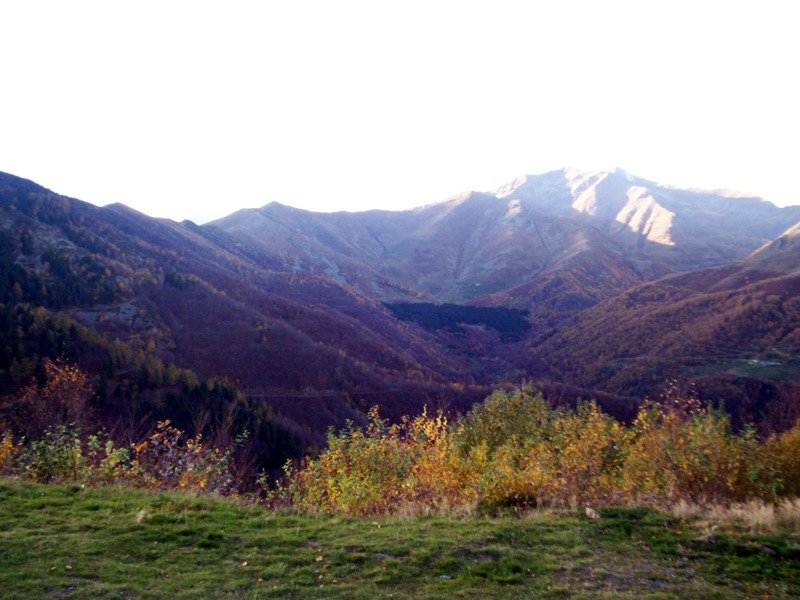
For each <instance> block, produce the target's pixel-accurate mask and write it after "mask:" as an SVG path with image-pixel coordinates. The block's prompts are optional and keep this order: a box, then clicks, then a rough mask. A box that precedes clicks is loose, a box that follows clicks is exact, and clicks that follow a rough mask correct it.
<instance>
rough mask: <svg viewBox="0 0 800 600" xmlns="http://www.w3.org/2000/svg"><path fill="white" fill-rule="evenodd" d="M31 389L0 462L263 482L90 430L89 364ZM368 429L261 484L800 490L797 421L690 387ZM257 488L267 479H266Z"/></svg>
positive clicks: (521, 500) (553, 501) (291, 496)
mask: <svg viewBox="0 0 800 600" xmlns="http://www.w3.org/2000/svg"><path fill="white" fill-rule="evenodd" d="M47 375H48V379H47V380H46V381H45V382H43V383H42V384H39V385H31V386H29V387H28V388H25V389H24V390H23V393H22V397H21V401H22V403H23V405H24V406H26V407H27V408H28V410H29V411H30V414H31V415H32V419H31V422H32V423H33V424H34V426H32V427H31V430H30V433H29V434H28V435H22V436H21V437H20V436H16V437H15V435H13V434H12V432H11V431H9V430H6V431H3V432H2V435H0V474H2V475H6V476H8V475H12V476H18V477H22V478H25V479H31V480H36V481H41V482H50V481H65V480H73V481H81V482H84V483H88V484H106V483H119V484H124V485H130V486H134V487H144V488H150V489H185V490H194V491H197V492H212V493H218V494H226V495H229V494H242V493H243V492H245V491H246V490H248V489H249V490H250V491H252V490H253V489H254V488H253V485H254V482H249V483H247V482H243V481H242V480H241V479H240V478H239V477H238V476H237V469H236V468H235V464H234V460H233V452H234V450H235V447H234V448H228V449H227V450H225V451H222V450H220V449H219V448H215V447H212V446H210V445H208V444H206V443H204V441H203V438H202V437H201V436H200V435H196V436H194V437H191V436H186V435H185V434H184V433H183V432H182V431H181V430H179V429H177V428H176V427H174V426H173V425H171V423H170V422H169V421H162V422H159V423H158V425H157V427H156V428H155V430H154V431H152V432H151V433H150V434H148V435H147V436H146V437H145V438H144V439H143V440H142V441H140V442H138V443H134V444H130V445H123V444H119V443H117V442H115V441H114V440H113V439H112V438H111V437H110V436H109V435H108V434H106V433H103V432H102V431H101V432H99V433H95V434H87V433H85V432H86V429H85V427H86V425H87V424H89V423H91V420H90V417H91V410H90V408H89V404H88V403H87V402H86V396H87V387H86V384H85V377H84V375H83V373H82V372H81V371H80V370H79V369H77V368H75V367H73V366H70V365H68V364H66V363H52V365H50V366H48V368H47ZM368 417H369V423H368V425H367V426H366V427H363V428H362V427H357V426H355V425H353V424H350V425H348V427H346V428H345V429H344V430H342V431H340V432H338V433H337V432H334V431H333V430H330V431H329V432H328V437H327V447H326V448H325V449H324V450H323V451H322V452H321V453H319V455H318V456H317V457H315V458H306V459H305V460H304V461H303V462H302V463H301V464H299V465H295V466H292V465H291V464H287V466H286V468H285V477H284V478H283V479H282V480H281V481H280V482H279V483H278V484H277V485H271V483H270V482H269V481H268V480H267V478H265V477H262V478H260V479H259V480H258V482H256V483H255V487H256V489H260V493H258V494H255V495H254V496H253V497H254V498H259V499H261V500H263V501H265V502H266V503H267V504H270V505H272V506H288V507H291V508H293V509H297V510H302V511H306V512H322V513H330V514H342V515H354V516H367V515H378V514H426V513H448V514H470V513H472V512H474V511H475V510H479V511H486V510H488V511H494V510H498V509H503V508H514V509H516V508H522V509H524V508H531V507H560V506H571V507H576V506H578V505H584V504H592V505H605V506H608V505H639V506H641V505H649V506H659V507H668V506H675V505H677V504H679V503H681V502H692V503H696V504H703V503H714V504H726V503H732V502H745V501H750V500H758V501H766V502H774V501H777V500H779V499H780V498H781V497H789V498H791V497H797V496H798V495H800V459H798V457H799V456H800V422H798V423H797V424H796V425H795V426H794V427H793V428H792V429H790V430H788V431H786V432H783V433H780V434H773V435H771V436H770V437H767V438H759V437H758V436H757V434H756V432H755V430H754V429H753V428H745V429H743V430H740V431H734V430H733V428H732V427H731V423H730V419H729V417H728V415H727V414H726V413H725V412H724V411H722V410H720V409H715V408H712V407H709V406H707V405H704V404H703V403H701V402H699V401H698V400H697V399H694V398H688V399H687V398H685V397H684V396H681V395H679V394H677V393H676V394H673V395H672V396H670V397H668V398H665V399H662V401H660V402H646V403H645V404H644V405H642V406H641V408H640V409H639V412H638V415H637V416H636V418H635V419H634V420H633V421H632V422H631V423H630V424H629V425H623V424H621V423H620V422H618V421H616V420H615V419H613V418H612V417H610V416H608V415H607V414H605V413H604V412H603V411H602V410H601V409H600V408H599V407H598V406H597V404H595V403H594V402H585V403H579V404H578V405H577V406H576V407H575V408H569V407H558V406H554V405H552V404H551V403H549V402H548V401H547V400H546V399H545V398H544V396H543V395H542V393H541V392H539V391H537V390H536V389H534V388H532V387H530V386H523V387H522V388H520V389H517V390H514V391H498V392H495V393H494V394H492V395H491V396H489V397H488V398H486V399H485V400H484V401H483V402H481V403H479V404H476V405H475V406H473V408H472V409H471V410H470V411H469V412H468V413H467V414H466V415H464V416H463V417H461V418H459V419H456V420H449V419H448V418H447V417H446V416H445V415H444V414H443V413H441V412H438V413H436V414H429V413H428V412H427V411H423V412H422V414H420V415H418V416H416V417H403V418H402V419H401V420H400V421H399V422H398V423H394V424H392V423H389V422H388V421H387V420H385V419H384V418H382V417H381V416H380V413H379V410H378V408H377V407H374V408H373V409H372V410H370V411H369V415H368ZM259 486H260V487H259Z"/></svg>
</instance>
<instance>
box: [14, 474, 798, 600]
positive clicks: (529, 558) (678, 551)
mask: <svg viewBox="0 0 800 600" xmlns="http://www.w3.org/2000/svg"><path fill="white" fill-rule="evenodd" d="M599 512H600V514H601V517H600V519H596V520H593V519H589V518H587V517H585V516H584V515H583V514H582V513H581V512H574V513H570V512H568V511H561V512H549V511H544V512H535V513H529V514H525V515H518V516H506V517H500V518H497V517H492V518H490V517H472V518H464V519H455V518H453V519H443V518H436V517H413V518H396V517H395V518H381V519H371V518H368V519H342V518H334V517H327V516H309V515H296V514H286V513H277V512H270V511H266V510H264V509H262V508H258V507H255V506H243V505H241V504H237V503H235V502H232V501H229V500H221V499H215V498H212V497H207V496H189V495H180V494H172V493H155V492H142V491H136V490H129V489H122V488H116V487H100V488H93V489H88V488H87V489H84V488H82V487H81V486H80V485H59V486H56V485H53V486H46V485H37V484H31V483H23V482H15V481H0V538H1V539H0V597H2V598H6V599H7V598H48V597H50V598H219V597H236V598H324V597H340V598H383V597H395V598H407V597H413V598H459V597H461V598H566V597H576V598H628V597H636V598H770V599H773V598H793V597H800V536H798V535H797V531H796V530H795V531H794V532H783V533H772V534H755V533H752V532H750V531H747V530H742V529H741V528H740V529H736V528H733V527H721V528H719V529H717V530H714V531H713V533H709V532H710V531H711V526H710V523H708V522H703V521H699V520H695V521H691V522H687V521H678V520H676V519H674V518H673V517H672V516H669V515H667V514H665V513H661V512H657V511H654V510H650V509H605V510H604V509H599ZM691 523H693V524H691Z"/></svg>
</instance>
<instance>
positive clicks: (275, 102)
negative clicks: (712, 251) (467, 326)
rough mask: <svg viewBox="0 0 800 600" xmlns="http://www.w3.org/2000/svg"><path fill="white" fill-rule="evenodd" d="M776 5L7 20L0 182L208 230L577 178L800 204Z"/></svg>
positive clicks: (140, 8)
mask: <svg viewBox="0 0 800 600" xmlns="http://www.w3.org/2000/svg"><path fill="white" fill-rule="evenodd" d="M795 10H796V7H795V6H794V3H792V2H771V1H764V0H759V1H758V2H756V1H748V2H739V1H731V0H728V1H725V2H704V1H703V0H693V1H691V2H683V1H680V0H669V1H665V2H659V1H647V2H645V1H641V0H639V1H631V2H623V1H607V0H602V1H601V0H592V1H572V2H570V1H564V0H559V1H555V0H553V1H546V2H537V1H534V0H528V1H505V2H504V1H502V0H486V1H483V2H472V1H469V0H459V1H452V2H445V1H437V0H425V1H415V0H402V1H399V2H386V1H381V0H368V1H364V2H353V1H348V0H336V1H332V0H325V1H319V2H304V1H302V0H282V1H280V2H270V1H266V0H263V1H258V2H255V1H254V2H238V1H235V0H228V1H225V2H222V1H219V2H202V1H197V0H195V1H191V2H178V1H168V0H159V1H158V2H151V1H148V0H137V1H136V2H111V1H107V0H103V1H98V2H85V1H81V0H70V1H69V2H65V1H63V0H59V1H51V2H44V1H36V0H17V1H14V0H0V23H2V27H1V28H0V64H1V65H2V70H1V71H0V77H1V78H2V79H0V81H1V82H2V83H0V171H6V172H10V173H13V174H15V175H20V176H22V177H26V178H28V179H33V180H34V181H36V182H37V183H40V184H42V185H44V186H45V187H48V188H50V189H52V190H54V191H56V192H59V193H62V194H65V195H68V196H72V197H75V198H80V199H82V200H87V201H89V202H93V203H95V204H99V205H103V204H108V203H111V202H122V203H125V204H127V205H129V206H132V207H134V208H137V209H138V210H141V211H142V212H144V213H147V214H149V215H152V216H160V217H161V216H163V217H170V218H173V219H177V220H181V219H184V218H189V219H192V220H195V221H197V222H204V221H207V220H209V219H212V218H217V217H221V216H223V215H226V214H229V213H231V212H233V211H234V210H236V209H239V208H243V207H251V206H262V205H264V204H267V203H268V202H271V201H278V202H282V203H284V204H289V205H292V206H296V207H301V208H308V209H312V210H320V211H332V210H366V209H371V208H383V209H401V208H409V207H412V206H419V205H422V204H428V203H432V202H438V201H441V200H445V199H446V198H448V197H450V196H452V195H454V194H456V193H458V192H460V191H464V190H471V189H475V190H482V191H486V190H491V189H494V188H496V187H499V186H500V185H502V184H503V183H505V182H506V181H508V180H510V179H513V178H514V177H516V176H518V175H521V174H523V173H542V172H545V171H549V170H552V169H556V168H560V167H562V166H573V167H576V168H579V169H586V170H597V169H600V170H605V169H611V168H614V167H621V168H623V169H625V170H627V171H629V172H631V173H633V174H636V175H639V176H641V177H645V178H648V179H653V180H656V181H660V182H664V183H671V184H675V185H679V186H685V187H700V188H706V189H713V188H729V189H736V190H741V191H746V192H752V193H753V194H756V195H759V196H762V197H764V198H766V199H768V200H770V201H772V202H775V203H776V204H779V205H787V204H800V184H799V183H798V164H800V160H798V159H800V156H799V154H800V152H799V151H798V145H797V141H798V138H800V117H798V110H800V82H798V73H800V66H799V65H798V61H799V57H800V35H798V34H797V31H796V28H797V20H796V18H795Z"/></svg>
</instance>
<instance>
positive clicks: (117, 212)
mask: <svg viewBox="0 0 800 600" xmlns="http://www.w3.org/2000/svg"><path fill="white" fill-rule="evenodd" d="M799 278H800V206H790V207H784V208H778V207H776V206H775V205H773V204H771V203H769V202H766V201H764V200H762V199H759V198H756V197H750V196H743V195H739V194H735V193H731V192H722V191H702V190H685V189H678V188H675V187H672V186H667V185H663V184H658V183H655V182H651V181H648V180H645V179H641V178H638V177H636V176H633V175H631V174H628V173H626V172H624V171H621V170H614V171H611V172H582V171H577V170H574V169H562V170H558V171H553V172H549V173H545V174H541V175H525V176H523V177H520V178H518V179H516V180H514V181H512V182H509V183H507V184H506V185H503V186H501V187H499V188H498V189H497V190H496V191H494V192H466V193H462V194H458V195H456V196H453V197H452V198H450V199H447V200H444V201H443V202H440V203H436V204H432V205H427V206H421V207H419V208H415V209H412V210H407V211H381V210H373V211H366V212H358V213H347V212H337V213H316V212H310V211H305V210H300V209H296V208H291V207H289V206H284V205H281V204H278V203H271V204H268V205H266V206H264V207H262V208H259V209H244V210H240V211H238V212H235V213H233V214H231V215H229V216H227V217H225V218H222V219H219V220H217V221H213V222H211V223H207V224H205V225H202V226H198V225H196V224H194V223H191V222H189V221H184V222H181V223H177V222H174V221H170V220H166V219H155V218H152V217H148V216H147V215H144V214H141V213H139V212H137V211H135V210H133V209H130V208H128V207H125V206H123V205H119V204H116V205H109V206H105V207H102V208H101V207H96V206H93V205H90V204H87V203H85V202H81V201H79V200H75V199H71V198H67V197H64V196H61V195H59V194H57V193H54V192H51V191H49V190H47V189H46V188H43V187H41V186H39V185H38V184H35V183H33V182H30V181H27V180H24V179H20V178H18V177H15V176H13V175H10V174H3V173H0V290H2V295H1V296H0V303H2V306H3V310H4V311H5V312H4V316H3V317H2V318H0V333H3V332H4V333H3V336H4V337H3V340H2V343H3V346H2V355H0V359H2V360H0V386H2V387H0V394H3V395H5V397H6V398H11V397H13V395H14V394H15V393H16V391H17V390H19V388H20V387H21V386H22V385H24V383H25V381H27V378H29V377H30V376H32V375H36V374H37V373H38V372H40V370H41V366H40V365H41V359H43V358H45V357H48V356H51V355H53V356H52V357H55V355H56V354H58V353H59V351H60V352H61V353H62V354H63V353H65V352H66V354H68V355H70V356H71V357H73V358H74V359H75V360H77V361H78V362H79V363H80V364H81V366H82V367H83V368H84V369H85V370H87V372H89V373H90V374H92V375H93V376H94V377H95V382H96V383H98V385H102V386H103V387H102V391H103V394H102V395H103V397H104V398H105V400H104V402H105V404H104V405H103V406H105V410H106V411H107V412H109V413H114V414H121V413H123V412H124V413H125V414H128V413H131V414H133V413H135V412H136V411H132V409H131V405H132V404H136V403H137V402H138V403H139V404H140V405H141V406H140V410H139V413H137V414H140V416H141V418H144V416H142V414H141V413H145V412H146V411H151V412H152V411H156V412H158V411H166V412H167V413H169V410H170V406H171V405H172V404H174V405H175V406H178V405H181V406H185V408H184V412H183V413H181V414H183V415H184V416H183V418H184V421H185V422H186V423H187V424H189V425H191V426H193V427H195V429H197V430H201V429H203V426H204V425H205V423H201V422H200V421H202V419H199V418H198V417H197V416H196V412H197V411H196V410H195V409H193V408H192V406H191V405H190V404H189V402H190V398H194V400H192V402H194V401H196V400H197V398H199V397H200V396H203V393H204V394H206V396H208V393H206V392H203V393H200V392H198V391H196V388H194V387H192V385H189V384H188V383H187V381H190V380H191V377H195V378H196V379H197V380H198V381H201V382H205V383H204V384H203V385H205V386H206V388H208V389H211V390H212V391H213V390H215V389H220V390H221V389H223V387H224V386H230V388H231V389H236V390H237V394H238V396H237V397H238V398H239V399H238V400H237V402H239V403H240V404H242V406H244V405H246V406H247V407H248V408H247V410H248V411H249V412H248V413H247V414H248V415H252V414H255V413H256V412H258V411H262V412H263V413H264V414H266V415H268V416H269V419H271V421H272V422H274V423H276V424H280V426H281V427H283V429H284V430H285V431H287V432H290V433H291V435H294V436H295V438H296V439H298V440H300V442H298V443H301V444H306V445H307V444H309V443H323V442H324V438H323V436H322V434H323V433H324V431H325V429H326V428H327V427H328V426H331V425H333V426H337V427H338V426H342V425H343V424H344V423H345V421H346V420H348V419H349V420H352V421H355V422H363V418H364V413H365V411H366V410H367V409H368V408H369V407H370V406H372V405H373V404H379V405H380V406H381V410H382V412H383V414H386V415H387V416H389V417H392V418H396V417H399V416H400V415H402V414H408V413H414V412H417V411H419V410H421V408H422V407H423V406H424V405H427V406H428V407H430V408H443V409H447V410H452V411H462V410H466V409H467V408H468V407H469V406H470V405H471V404H472V403H473V402H475V401H476V400H479V399H481V398H482V397H483V396H484V395H486V394H487V393H488V392H489V391H491V389H493V388H495V387H497V386H502V385H509V384H511V385H513V384H518V383H520V382H521V381H524V380H529V381H536V382H537V383H539V385H540V386H541V387H543V388H544V389H546V390H547V391H548V393H549V395H550V397H551V398H552V399H553V401H554V402H555V401H563V402H572V401H574V400H575V399H576V398H578V397H584V398H595V399H597V400H598V401H599V402H600V403H601V404H603V405H604V406H605V407H606V408H607V409H608V410H610V411H611V412H612V413H614V414H617V415H618V416H620V417H622V418H625V417H627V416H629V415H630V414H631V411H632V409H633V407H635V405H636V404H637V403H638V402H640V401H641V400H642V399H643V398H645V397H648V396H650V397H654V396H656V395H657V394H659V393H661V392H662V391H663V390H664V389H666V388H667V387H668V386H670V385H675V382H677V383H678V384H679V385H683V386H692V389H693V390H695V392H693V393H698V394H702V395H703V396H704V397H705V398H706V399H708V400H712V401H715V402H717V401H721V400H724V401H726V406H727V407H728V408H729V409H731V410H732V411H733V413H734V415H735V416H736V418H737V419H738V421H739V422H741V423H744V422H745V421H747V420H757V421H759V422H760V423H763V424H764V427H765V428H780V427H785V426H786V424H787V423H788V422H789V421H791V420H792V419H793V418H796V416H797V415H798V414H800V385H798V383H800V370H798V366H800V363H798V359H797V356H798V354H797V353H798V352H800V279H799ZM36 311H39V312H38V313H37V312H36ZM43 311H44V312H43ZM45 313H46V314H47V318H49V319H51V321H52V322H53V323H55V325H53V327H55V328H56V329H54V330H53V331H56V330H57V324H58V322H59V321H58V319H59V318H60V319H62V320H63V323H68V324H69V325H68V326H66V325H65V326H64V327H66V331H67V334H63V335H62V333H58V331H61V330H57V331H56V333H53V332H52V331H50V330H49V329H48V330H47V331H45V332H44V333H42V332H37V333H36V334H35V335H33V334H31V333H29V331H34V329H29V328H33V327H34V323H36V319H37V318H38V319H39V320H40V321H41V319H43V318H44V317H43V316H42V315H44V314H45ZM36 315H39V316H38V317H37V316H36ZM49 322H50V321H48V323H49ZM42 327H44V326H43V325H42ZM48 327H49V326H48ZM59 336H62V337H63V339H62V337H59ZM50 338H53V339H55V340H56V341H55V342H52V343H51V342H50V341H48V340H49V339H50ZM58 340H61V341H58ZM147 365H149V367H148V366H147ZM159 365H160V366H159ZM148 368H149V371H148ZM170 369H171V370H170ZM159 373H160V375H159ZM175 373H182V374H183V375H182V376H183V380H181V379H180V377H178V378H176V377H175V376H174V374H175ZM167 374H168V376H167ZM181 381H183V383H181ZM209 382H212V383H209ZM213 382H217V384H214V383H213ZM223 383H224V385H223ZM215 385H217V387H214V386H215ZM200 387H201V388H202V386H200ZM203 389H205V388H203ZM225 389H227V388H225ZM193 390H195V391H193ZM201 391H202V389H201ZM226 393H227V392H226ZM192 394H194V395H192ZM198 394H199V396H198ZM220 394H222V392H220ZM212 395H213V394H212ZM222 395H224V394H222ZM203 397H205V396H203ZM204 401H206V400H204ZM170 403H172V404H170ZM100 404H102V403H100ZM101 408H102V407H101ZM209 410H210V409H209ZM211 412H213V411H211ZM192 415H194V416H192ZM222 418H223V417H222V416H220V415H218V414H217V415H216V416H214V415H212V416H207V417H205V420H206V421H207V420H209V419H211V420H214V419H216V420H217V421H220V420H221V419H222ZM192 419H194V421H195V422H194V423H192ZM273 433H274V431H273ZM287 435H288V434H287Z"/></svg>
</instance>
